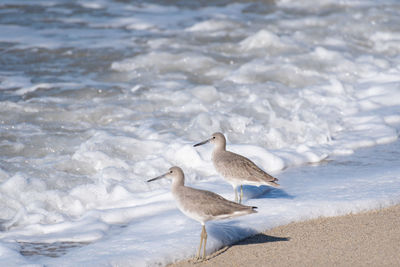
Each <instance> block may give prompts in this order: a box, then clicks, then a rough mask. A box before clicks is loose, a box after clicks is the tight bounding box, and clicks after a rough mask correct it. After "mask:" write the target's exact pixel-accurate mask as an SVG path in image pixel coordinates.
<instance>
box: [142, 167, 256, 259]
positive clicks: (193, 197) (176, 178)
mask: <svg viewBox="0 0 400 267" xmlns="http://www.w3.org/2000/svg"><path fill="white" fill-rule="evenodd" d="M164 177H166V178H170V179H172V195H173V196H174V198H175V201H176V202H177V206H178V208H179V209H180V211H181V212H182V213H183V214H185V215H186V216H188V217H189V218H192V219H194V220H196V221H198V222H199V223H201V225H202V230H201V235H200V245H199V250H198V252H197V255H196V257H195V259H196V260H199V259H200V252H201V247H202V244H203V241H204V246H203V260H204V259H205V258H206V243H207V231H206V227H205V223H206V222H207V221H210V220H220V219H228V218H233V217H237V216H242V215H246V214H251V213H256V212H257V211H256V210H255V209H256V208H257V207H251V206H245V205H241V204H238V203H235V202H232V201H229V200H227V199H225V198H223V197H221V196H220V195H217V194H215V193H213V192H210V191H206V190H200V189H196V188H192V187H188V186H185V175H184V174H183V171H182V169H181V168H179V167H176V166H175V167H172V168H170V169H169V170H168V172H167V173H165V174H163V175H160V176H158V177H156V178H153V179H150V180H148V181H147V182H152V181H155V180H158V179H161V178H164Z"/></svg>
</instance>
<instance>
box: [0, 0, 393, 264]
mask: <svg viewBox="0 0 400 267" xmlns="http://www.w3.org/2000/svg"><path fill="white" fill-rule="evenodd" d="M399 14H400V3H399V2H398V1H394V0H393V1H391V0H383V1H372V0H365V1H359V0H343V1H334V0H323V1H318V3H316V2H315V1H308V0H306V1H294V0H281V1H279V0H276V1H272V0H270V1H232V0H220V1H215V2H213V3H207V2H206V1H178V0H177V1H161V0H160V1H110V0H91V1H89V0H87V1H86V0H75V1H67V0H65V1H63V0H57V1H55V0H54V1H52V0H48V1H47V0H39V1H36V0H35V1H34V0H2V1H0V261H1V262H2V263H4V264H6V265H7V266H23V265H29V266H152V265H165V264H167V263H170V262H172V261H175V260H178V259H183V258H186V257H191V256H193V255H194V253H195V251H196V248H197V245H198V241H199V238H200V225H199V224H198V223H197V222H195V221H192V220H190V219H188V218H186V217H185V216H184V215H183V214H181V213H180V212H179V210H177V208H176V206H175V204H174V201H173V199H172V196H171V194H170V191H169V186H170V185H169V183H168V181H159V182H154V183H151V184H148V183H146V180H147V179H149V178H153V177H155V176H157V175H159V174H162V173H164V172H165V171H166V170H167V169H168V168H169V167H171V166H173V165H178V166H180V167H182V168H183V170H184V171H185V174H186V182H187V184H189V185H190V186H193V187H197V188H203V189H207V190H211V191H214V192H217V193H219V194H221V195H223V196H224V197H226V198H228V199H233V192H232V188H231V186H230V185H229V184H227V183H226V182H224V181H223V180H222V178H221V177H220V176H219V175H218V174H217V173H216V172H215V170H214V168H213V167H212V164H211V151H212V147H211V146H210V145H206V146H202V147H198V148H194V147H193V144H195V143H197V142H199V141H202V140H204V139H206V138H208V137H209V136H210V135H211V134H212V133H213V132H215V131H221V132H223V133H225V135H226V137H227V139H228V145H227V147H228V149H230V150H232V151H235V152H238V153H240V154H242V155H245V156H247V157H249V158H250V159H252V160H253V161H254V162H256V163H257V164H258V165H259V166H261V167H262V168H263V169H265V170H266V171H268V172H270V173H271V174H274V175H275V176H277V177H278V178H279V180H280V183H281V185H282V188H281V189H271V188H268V187H259V188H257V187H251V186H246V187H245V203H246V204H248V205H255V206H258V208H259V213H257V214H254V215H249V216H245V217H241V218H237V219H234V220H227V221H220V222H211V223H209V224H208V225H207V227H208V228H207V229H208V232H209V240H208V244H207V252H208V253H211V252H212V251H215V250H216V249H218V248H220V247H222V246H224V245H228V244H231V243H232V242H234V241H237V240H239V239H241V238H244V237H246V236H249V235H251V234H255V233H257V232H259V231H263V230H266V229H269V228H272V227H274V226H278V225H282V224H286V223H289V222H292V221H299V220H306V219H310V218H315V217H318V216H335V215H340V214H347V213H350V212H358V211H362V210H368V209H372V208H379V207H383V206H387V205H391V204H396V203H400V164H399V159H400V157H399V153H400V152H399V148H400V144H399V142H396V141H397V139H398V137H399V130H400V16H399Z"/></svg>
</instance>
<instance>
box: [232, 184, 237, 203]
mask: <svg viewBox="0 0 400 267" xmlns="http://www.w3.org/2000/svg"><path fill="white" fill-rule="evenodd" d="M233 191H235V202H238V193H237V188H236V186H235V187H234V188H233Z"/></svg>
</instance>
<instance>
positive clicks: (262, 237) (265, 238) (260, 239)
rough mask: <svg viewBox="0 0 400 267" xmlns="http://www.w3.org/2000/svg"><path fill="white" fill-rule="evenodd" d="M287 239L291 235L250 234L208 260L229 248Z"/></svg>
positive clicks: (213, 255) (210, 256)
mask: <svg viewBox="0 0 400 267" xmlns="http://www.w3.org/2000/svg"><path fill="white" fill-rule="evenodd" d="M285 241H290V237H279V236H271V235H266V234H263V233H260V234H256V235H253V236H250V237H248V238H245V239H243V240H240V241H238V242H237V243H234V244H232V245H229V246H225V247H223V248H221V249H219V250H218V251H216V252H214V253H212V254H211V255H209V256H207V260H210V259H213V258H215V257H218V256H220V255H222V254H224V253H225V252H227V251H228V250H229V249H231V248H233V247H236V246H248V245H257V244H265V243H273V242H285Z"/></svg>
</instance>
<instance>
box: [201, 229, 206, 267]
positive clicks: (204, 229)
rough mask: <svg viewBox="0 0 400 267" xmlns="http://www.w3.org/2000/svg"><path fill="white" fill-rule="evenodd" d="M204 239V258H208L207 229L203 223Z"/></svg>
mask: <svg viewBox="0 0 400 267" xmlns="http://www.w3.org/2000/svg"><path fill="white" fill-rule="evenodd" d="M202 233H203V234H204V235H203V239H204V248H203V260H205V259H206V243H207V231H206V226H205V225H203V231H202Z"/></svg>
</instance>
